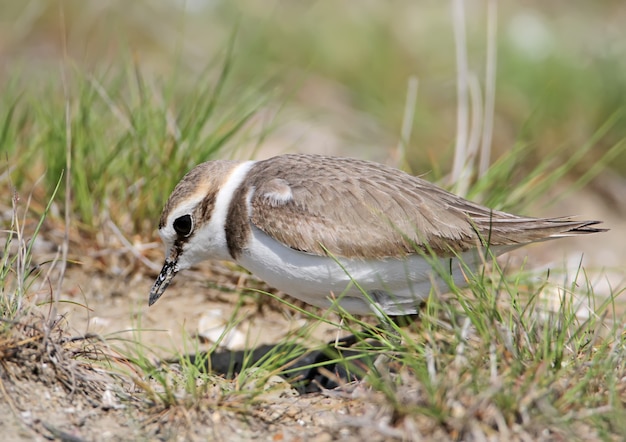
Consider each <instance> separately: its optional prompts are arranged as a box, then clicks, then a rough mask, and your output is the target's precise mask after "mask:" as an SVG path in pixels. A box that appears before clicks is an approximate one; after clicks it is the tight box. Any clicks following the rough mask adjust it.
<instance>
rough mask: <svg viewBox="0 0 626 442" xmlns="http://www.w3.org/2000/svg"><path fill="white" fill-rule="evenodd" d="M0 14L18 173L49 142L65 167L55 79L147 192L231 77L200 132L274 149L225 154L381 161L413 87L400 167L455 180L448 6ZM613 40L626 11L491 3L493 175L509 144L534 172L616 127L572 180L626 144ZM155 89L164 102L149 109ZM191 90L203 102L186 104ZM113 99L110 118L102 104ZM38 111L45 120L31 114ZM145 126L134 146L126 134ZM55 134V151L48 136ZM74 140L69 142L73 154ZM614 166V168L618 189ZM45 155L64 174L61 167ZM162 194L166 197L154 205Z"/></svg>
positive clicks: (475, 47)
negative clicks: (125, 157)
mask: <svg viewBox="0 0 626 442" xmlns="http://www.w3.org/2000/svg"><path fill="white" fill-rule="evenodd" d="M0 11H1V14H0V17H1V18H0V20H1V21H2V25H1V26H0V60H1V63H2V64H1V70H0V86H1V87H2V91H3V93H2V109H1V110H0V112H1V113H2V115H1V116H2V120H0V121H4V129H3V135H2V138H1V139H0V142H2V144H1V145H0V146H1V149H2V151H3V152H5V151H6V152H8V153H9V155H8V156H9V158H13V159H14V158H19V157H20V154H21V152H22V151H24V152H25V151H26V150H28V149H29V147H30V148H32V146H33V145H37V143H38V142H39V143H40V144H41V145H48V144H50V143H53V144H54V143H55V142H58V143H59V146H60V147H61V152H62V151H63V149H64V147H63V145H64V142H63V140H62V133H63V130H64V129H63V128H64V116H63V102H64V89H63V81H62V75H61V72H62V70H63V69H65V70H66V72H69V74H68V75H70V77H69V83H70V86H68V88H69V89H70V90H72V89H73V88H77V89H78V90H79V92H73V93H74V94H78V95H80V96H81V97H82V98H81V101H80V104H79V105H77V106H78V107H79V108H81V109H82V110H83V113H80V112H78V114H79V116H78V117H77V118H81V115H82V117H83V118H84V119H85V121H86V120H87V119H88V118H92V119H97V118H99V117H101V118H102V119H103V121H106V124H104V123H103V127H102V128H101V129H100V130H99V131H94V132H93V133H87V134H84V137H85V138H86V139H87V140H88V139H89V137H91V138H92V139H93V138H94V137H97V138H99V139H102V138H105V139H106V138H107V137H111V138H112V140H113V141H111V143H108V144H106V143H104V144H102V145H99V146H97V148H98V149H105V150H106V149H111V152H113V154H112V155H117V154H118V153H119V152H121V151H122V150H123V147H122V144H120V141H119V139H120V138H119V137H120V135H119V134H117V135H115V126H116V125H119V124H120V118H117V119H116V118H111V117H110V115H109V116H108V117H107V116H105V115H104V114H109V113H111V109H115V108H116V107H118V108H120V109H121V113H122V114H124V115H126V116H127V117H128V118H129V119H130V121H131V124H132V125H133V126H134V127H135V129H136V130H135V132H136V134H137V139H135V140H131V141H129V142H128V144H127V145H124V146H133V145H141V144H145V145H148V146H149V148H150V149H152V150H146V151H145V152H144V155H145V156H147V155H149V156H157V157H158V156H162V158H160V159H159V160H158V161H155V162H154V163H152V164H151V165H150V168H149V169H148V170H150V171H152V172H153V173H154V176H151V177H147V178H148V179H149V180H155V179H157V177H158V173H159V172H160V171H161V170H162V169H161V168H163V167H165V168H167V167H168V161H169V159H170V158H171V155H173V154H174V153H176V152H175V150H171V149H170V147H168V146H169V144H171V143H170V141H169V140H168V137H170V138H172V137H173V138H174V139H175V141H174V142H173V143H174V144H177V145H181V142H180V140H179V139H178V138H177V136H176V135H175V133H176V130H173V129H171V127H169V126H168V120H167V118H168V112H171V111H172V109H182V107H183V103H185V102H186V103H187V109H188V111H187V112H188V113H189V115H191V117H190V118H192V117H193V115H195V114H197V113H199V112H200V110H201V109H202V104H201V103H199V102H200V101H202V100H205V98H206V100H210V99H211V97H214V95H215V94H214V93H215V90H214V89H215V84H218V83H219V82H220V80H219V79H220V75H221V74H220V73H222V74H223V73H224V66H225V63H226V64H227V68H228V73H227V78H226V79H225V80H224V82H223V83H224V84H223V87H221V86H220V87H221V90H220V94H219V96H220V103H222V106H223V110H221V108H220V107H219V106H217V105H216V107H215V109H214V108H213V107H211V109H210V112H209V114H210V115H209V116H208V117H210V119H211V121H214V120H216V119H217V120H218V121H217V123H211V124H205V123H204V122H203V124H202V130H201V131H200V132H203V133H206V132H211V131H212V133H222V134H223V133H228V131H229V130H230V129H229V128H232V127H235V126H237V127H239V126H241V125H245V124H247V123H248V122H249V121H250V120H254V121H258V120H260V121H262V122H264V123H263V124H261V125H262V126H263V127H264V128H268V127H269V128H271V130H272V132H273V134H274V135H270V136H269V137H268V138H264V137H265V135H264V134H265V132H263V131H261V132H262V133H260V132H259V131H256V132H254V131H253V132H251V133H248V138H247V140H245V141H244V140H242V139H239V140H238V141H237V142H233V143H232V146H231V147H232V149H233V150H235V149H237V148H239V147H241V145H244V144H245V145H247V146H248V147H249V146H250V145H252V146H253V147H254V146H256V144H255V143H260V144H261V148H265V149H266V150H267V152H270V153H279V152H283V151H287V150H292V151H293V150H305V151H316V149H318V148H319V151H321V152H326V151H328V150H331V151H333V150H338V151H337V152H334V153H341V154H348V155H352V156H361V157H365V158H372V159H377V160H385V159H388V158H389V156H390V155H392V154H391V153H390V152H392V151H393V149H395V147H396V145H397V144H398V140H399V139H400V133H401V125H402V118H403V114H404V108H405V102H406V96H407V82H408V79H409V78H410V77H411V76H415V77H417V79H418V80H419V88H418V94H417V102H416V109H415V116H414V121H413V132H412V136H411V139H410V143H409V145H408V146H407V159H408V162H409V167H410V169H411V170H412V171H413V172H414V173H424V172H428V171H433V170H434V172H433V175H435V176H434V178H437V177H438V176H440V175H441V174H444V173H446V172H447V171H449V170H450V168H451V166H452V157H453V150H454V141H455V132H456V112H457V100H456V64H455V48H454V33H453V26H452V20H451V8H450V2H445V1H363V0H360V1H344V2H337V1H330V0H320V1H262V2H261V1H254V0H249V1H245V0H237V1H219V0H214V1H210V0H205V1H203V0H188V1H186V2H185V1H161V2H152V1H147V0H146V1H140V0H136V1H132V2H127V1H113V0H111V1H91V2H86V1H79V0H64V1H49V0H30V1H22V2H14V1H7V0H4V1H2V2H0ZM465 13H466V26H467V39H468V43H467V47H468V58H469V67H470V69H471V71H472V72H474V73H475V74H476V75H477V77H478V79H479V80H480V81H481V84H484V77H485V58H486V33H487V31H486V27H487V26H486V20H487V4H486V2H485V1H478V0H476V1H467V2H466V3H465ZM625 23H626V3H624V2H623V1H618V0H615V1H598V2H589V1H572V0H568V1H565V0H560V1H552V2H541V1H526V2H499V6H498V22H497V25H498V37H497V57H498V58H497V85H496V101H495V118H494V134H493V155H492V159H494V160H495V159H497V158H498V157H499V156H501V155H502V154H503V153H504V152H507V151H509V150H511V149H512V148H513V146H515V145H520V144H523V145H527V146H528V147H529V149H530V148H531V147H532V150H531V153H530V154H529V155H526V156H525V160H524V161H527V162H529V163H539V162H541V160H542V158H544V157H545V156H548V155H550V154H551V152H554V151H555V150H556V149H558V150H559V151H560V152H562V154H563V155H564V157H567V156H569V155H571V154H572V152H574V151H576V150H577V149H578V148H579V147H580V146H582V145H583V144H585V143H586V142H588V141H589V140H590V139H591V138H592V136H593V135H594V133H596V132H597V131H598V129H599V128H600V127H601V126H603V125H604V124H605V123H606V122H607V121H609V120H610V119H611V117H612V116H613V117H614V118H615V120H613V124H611V125H610V127H609V128H608V129H607V130H606V133H604V134H603V136H602V137H601V138H600V139H599V141H598V142H597V143H596V144H595V145H594V148H593V149H592V150H591V151H590V154H589V155H588V159H587V160H585V161H582V162H581V163H580V164H579V165H578V166H577V168H578V169H579V170H578V172H580V173H582V172H583V171H584V170H580V169H585V168H586V165H587V164H590V163H591V162H593V161H595V160H597V159H598V158H600V157H601V156H602V155H603V154H604V153H605V152H606V151H608V149H610V148H611V147H612V146H614V145H615V144H616V143H619V142H621V141H623V140H624V139H625V138H626V113H625V112H624V111H625V109H624V108H625V105H626V26H624V24H625ZM231 43H232V46H231ZM229 48H232V49H230V50H229ZM227 60H229V61H227ZM77 73H79V74H77ZM77 77H80V78H81V80H77V79H76V78H77ZM223 79H224V78H223ZM146 84H147V85H148V86H145V85H146ZM155 84H156V85H159V86H158V87H156V88H155V87H154V86H151V85H155ZM99 87H100V88H101V90H100V89H98V88H99ZM483 88H484V87H483ZM157 89H158V90H159V91H160V92H161V93H162V95H159V94H154V93H152V92H153V91H154V90H157ZM203 89H211V91H212V92H211V93H212V94H214V95H211V94H208V95H206V96H205V95H203V94H202V93H199V92H198V91H199V90H203ZM85 91H86V92H85ZM112 91H115V93H113V92H112ZM107 94H108V95H109V96H110V100H111V101H112V102H114V103H115V106H113V105H112V104H111V103H107V98H106V97H107ZM151 95H152V96H151ZM89 97H92V98H93V99H90V98H89ZM194 98H195V99H196V101H197V102H196V103H194V104H193V105H190V104H189V100H193V99H194ZM150 100H153V101H157V102H161V101H162V102H163V104H162V106H161V107H162V109H163V118H162V120H163V123H162V124H161V125H160V126H159V127H155V125H154V124H153V121H154V120H151V119H150V117H149V116H146V115H143V114H141V113H140V112H139V113H138V112H137V111H136V109H135V108H134V106H133V104H132V103H133V102H135V101H136V102H142V101H150ZM185 100H187V101H185ZM43 101H50V102H53V101H56V103H57V105H56V107H54V106H52V107H49V108H48V107H45V106H41V103H42V102H43ZM102 102H104V103H105V104H107V105H106V106H104V105H102ZM98 103H100V104H98ZM224 103H226V104H224ZM242 103H243V104H242ZM98 106H101V108H98ZM157 107H158V106H157ZM29 108H30V109H33V110H34V111H33V112H35V113H36V114H37V113H38V114H46V118H47V119H48V121H56V122H57V126H55V127H56V128H55V127H52V128H50V129H49V130H48V129H47V130H45V131H43V132H42V131H41V130H35V131H33V127H34V126H36V125H37V124H38V123H37V121H40V120H38V119H37V118H36V117H32V116H29V114H28V112H27V109H29ZM229 109H230V110H229ZM205 110H206V109H205ZM90 112H91V114H90ZM616 112H617V113H618V114H617V115H615V114H616ZM113 113H115V112H113ZM194 113H195V114H194ZM92 114H93V115H92ZM174 114H175V117H176V118H175V119H177V121H178V124H179V125H180V124H181V123H180V118H179V117H180V116H179V115H177V114H176V112H175V111H174ZM253 114H254V116H252V115H253ZM142 115H143V116H142ZM207 115H208V114H207ZM243 115H245V117H244V116H243ZM118 117H119V115H118ZM208 117H207V118H208ZM107 118H108V119H107ZM220 118H221V120H220ZM255 119H256V120H255ZM141 121H143V122H144V123H145V124H144V125H143V126H144V130H137V127H141V124H140V123H141ZM170 123H171V121H170ZM298 125H300V126H298ZM303 125H304V126H306V128H307V129H306V130H305V131H304V132H307V131H308V133H309V135H310V134H317V135H318V138H315V137H313V139H312V141H311V139H309V141H308V142H305V141H303V138H304V137H305V136H304V135H302V131H298V128H300V129H301V128H302V126H303ZM168 127H169V128H168ZM55 130H56V131H58V134H59V136H58V137H56V138H55V137H48V136H46V135H44V133H46V131H47V132H48V133H53V132H54V131H55ZM181 131H183V132H184V126H183V127H182V129H181ZM172 133H174V135H172ZM34 134H35V135H36V136H35V135H34ZM78 137H80V133H79V131H76V130H75V133H74V138H75V141H76V142H78V141H77V140H78ZM115 137H118V138H115ZM140 137H141V140H139V138H140ZM183 138H184V134H183ZM255 138H256V142H251V140H253V139H255ZM309 138H310V136H309ZM38 139H39V141H38ZM42 140H43V142H42ZM54 140H56V141H54ZM202 140H204V138H202V137H201V136H197V137H195V138H194V137H190V138H189V139H187V140H186V142H187V143H191V144H194V143H195V144H198V143H201V142H204V141H202ZM259 140H260V141H259ZM133 143H134V144H133ZM263 143H266V145H264V144H263ZM307 143H308V144H307ZM116 146H117V147H116ZM336 146H338V147H336ZM116 149H117V150H116ZM138 149H142V147H141V146H139V147H138ZM209 150H210V149H209ZM253 151H254V149H252V150H247V151H245V152H244V153H234V154H232V155H234V156H237V155H239V156H241V155H250V154H251V153H252V152H253ZM621 151H622V153H621V154H620V155H619V156H617V157H615V158H614V159H613V160H612V161H611V168H612V169H613V170H614V171H616V172H617V173H618V174H620V175H622V176H624V175H626V155H624V154H623V151H624V149H621ZM148 152H149V153H148ZM211 152H212V151H211ZM210 155H212V153H210V152H209V153H207V154H206V155H204V157H208V156H210ZM3 156H4V155H3ZM57 156H58V163H59V164H58V166H57V167H58V169H59V170H61V169H62V168H63V165H64V158H63V156H62V154H61V155H57ZM104 158H105V159H103V160H101V161H108V160H107V159H106V158H107V157H104ZM202 159H204V158H203V157H198V156H197V155H196V156H195V157H194V158H189V159H188V160H186V161H183V162H181V164H180V165H176V167H174V169H175V170H172V175H174V177H175V178H173V180H172V182H175V181H176V180H177V179H178V178H179V177H180V174H181V173H182V172H183V171H184V170H185V168H187V167H188V166H190V165H192V164H195V163H197V162H199V161H200V160H202ZM4 160H5V159H4V158H3V161H4ZM47 161H48V162H50V160H47ZM98 161H100V160H98ZM79 164H80V163H79ZM35 165H36V161H35V162H33V161H31V160H29V166H30V167H32V168H33V172H32V173H31V174H32V177H31V178H33V179H35V178H36V177H37V174H38V173H41V170H42V169H46V168H50V167H51V166H50V164H44V165H40V167H35ZM525 166H526V165H525V164H520V169H522V170H523V169H525ZM528 167H533V165H532V164H530V165H528ZM179 169H180V170H179ZM170 170H171V168H170ZM575 172H576V169H575ZM431 177H432V175H431ZM54 179H55V180H56V179H58V175H56V176H55V177H54ZM84 179H85V180H86V182H89V180H90V179H91V178H90V177H89V176H87V177H85V178H84ZM172 182H167V183H164V184H163V193H167V190H166V189H167V188H168V186H170V187H169V188H171V185H172ZM128 185H130V184H128ZM128 185H127V187H128ZM155 185H156V184H155ZM146 210H149V211H150V212H152V211H157V210H158V208H157V207H156V205H155V207H154V208H153V207H149V208H147V209H146Z"/></svg>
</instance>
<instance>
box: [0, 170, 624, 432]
mask: <svg viewBox="0 0 626 442" xmlns="http://www.w3.org/2000/svg"><path fill="white" fill-rule="evenodd" d="M602 186H604V184H603V183H600V184H596V185H595V187H594V186H591V187H590V188H588V189H586V190H584V191H582V192H580V193H578V194H576V195H573V196H570V197H568V198H566V199H564V200H563V201H561V202H559V203H557V204H555V205H552V206H550V207H549V209H547V210H546V211H545V212H544V213H537V214H536V215H538V216H542V215H545V216H548V215H570V214H577V215H580V217H581V218H590V219H601V220H603V221H604V222H605V225H606V227H608V228H610V229H611V231H610V232H607V233H604V234H599V235H595V236H593V237H580V238H569V239H563V240H559V241H553V242H550V243H544V244H538V245H533V246H531V247H528V248H525V249H523V250H520V251H518V252H515V254H513V255H511V256H509V257H508V258H505V262H506V265H508V266H520V265H522V264H523V263H524V260H525V258H526V257H528V262H529V263H530V266H531V267H532V268H535V269H538V272H539V273H538V274H539V275H541V271H542V269H543V270H545V269H548V268H553V269H554V268H563V267H565V269H566V271H565V272H561V273H559V272H555V273H553V274H552V276H551V280H552V281H554V282H555V284H561V285H563V283H564V282H565V281H566V280H568V281H571V279H572V277H573V275H575V274H576V273H577V269H578V267H579V263H580V262H582V264H583V266H584V268H585V269H586V272H587V273H586V276H587V278H589V280H590V281H591V283H592V285H593V287H594V291H595V294H596V297H597V299H603V298H605V297H606V296H608V295H609V293H611V290H613V291H615V289H616V288H619V287H624V285H625V281H626V265H625V264H624V263H626V239H625V238H626V235H624V232H626V216H625V215H624V214H625V212H626V201H625V198H626V187H625V186H624V183H623V182H615V183H612V184H611V185H610V186H609V188H610V189H611V191H610V192H609V193H608V194H607V193H606V192H603V191H602V188H603V187H602ZM620 186H621V187H620ZM605 187H606V186H605ZM607 195H608V196H607ZM611 195H612V196H611ZM555 196H558V191H555V192H554V195H547V196H546V198H547V199H548V200H550V199H551V198H554V197H555ZM53 243H54V238H48V239H47V240H46V241H44V242H43V243H42V244H41V245H40V250H41V251H42V253H43V255H42V256H44V257H46V256H47V258H49V254H50V253H51V252H52V249H54V247H52V245H53ZM141 246H142V254H143V255H144V257H145V258H146V259H147V260H148V261H149V262H151V263H152V264H151V265H150V267H148V266H146V265H145V264H142V263H141V262H139V261H137V260H134V259H133V258H132V253H129V252H128V250H126V251H125V252H124V253H122V255H124V256H122V257H120V258H115V257H111V256H107V257H106V259H102V257H101V256H100V257H99V256H98V254H100V255H102V251H99V252H93V254H92V255H88V256H84V257H83V259H82V260H81V261H83V264H82V265H79V264H74V265H70V267H69V268H68V270H67V272H66V274H65V278H64V284H63V290H62V292H61V293H62V294H61V298H60V303H59V304H58V309H59V313H61V314H62V315H63V317H64V322H63V324H62V326H63V327H64V329H65V335H66V336H77V337H80V336H85V335H87V334H89V333H91V334H96V335H98V336H100V337H102V338H103V339H104V340H106V342H107V346H108V348H112V349H114V348H119V347H124V346H130V348H132V346H133V345H136V344H133V342H136V341H140V342H141V343H142V345H143V346H144V347H142V351H143V352H144V353H145V354H146V356H148V357H149V358H152V359H153V360H154V361H156V360H158V359H159V358H164V357H171V356H172V355H175V354H184V353H188V352H190V350H192V351H194V352H195V351H199V350H208V349H209V348H211V345H212V344H211V340H212V339H213V340H214V339H216V336H219V335H220V334H221V332H222V331H223V330H224V329H225V327H226V325H227V324H229V323H231V324H232V323H236V325H235V327H234V328H233V329H232V331H231V335H229V338H228V339H226V340H225V341H224V343H225V347H226V348H227V349H229V350H239V349H242V348H252V347H256V346H258V345H261V344H273V343H277V342H278V341H280V340H281V338H283V337H284V336H285V335H287V334H288V333H290V332H292V331H295V330H298V329H300V328H302V327H303V326H305V325H306V324H307V322H306V321H307V320H306V318H305V317H304V316H303V315H301V314H298V313H296V312H294V311H293V310H291V309H289V308H288V307H285V306H283V305H281V304H279V303H277V302H275V301H273V302H267V300H266V299H265V298H260V297H259V295H258V294H255V293H254V292H249V293H251V294H250V295H248V296H246V297H245V298H244V299H243V301H241V302H240V305H239V308H237V302H238V301H239V300H240V299H241V298H240V297H239V295H238V294H237V292H238V291H241V289H242V288H250V289H264V290H266V289H267V287H266V286H264V285H263V284H262V283H261V282H259V281H257V280H256V279H255V278H254V277H251V276H249V275H247V274H246V273H244V272H241V271H239V270H238V269H236V268H234V267H232V266H229V265H228V264H224V263H206V264H204V265H202V266H201V267H199V268H197V269H195V270H193V271H188V272H185V273H183V274H179V275H178V276H177V279H176V282H175V283H174V284H173V285H172V286H171V287H170V288H169V289H168V291H167V292H166V294H165V295H164V296H163V297H162V298H161V299H160V300H159V302H158V303H156V304H155V305H154V306H152V307H150V308H148V306H147V300H148V291H149V289H150V286H151V284H152V278H154V276H155V275H156V270H155V269H156V268H158V267H160V265H161V260H162V251H161V246H160V245H159V244H156V243H155V244H152V245H141ZM46 248H48V250H47V249H46ZM105 252H106V250H105ZM46 253H48V255H46ZM128 256H131V258H128ZM44 257H40V259H42V260H45V259H47V258H44ZM100 261H101V262H106V263H107V265H106V266H103V265H102V264H101V263H100V264H98V263H99V262H100ZM111 263H113V264H111ZM580 278H581V279H580V281H579V284H583V283H584V279H583V277H582V276H580ZM35 289H38V290H39V293H40V295H38V296H39V301H45V300H46V297H47V296H49V295H47V294H49V293H50V290H49V287H46V286H45V284H44V285H43V286H42V287H39V288H37V287H35ZM618 301H619V303H618V304H619V305H621V304H622V301H621V299H619V298H618ZM583 304H584V303H583ZM583 304H581V310H580V311H581V314H583V315H584V314H588V312H587V313H585V312H586V310H585V307H584V305H583ZM50 311H51V305H50V304H46V305H43V306H41V307H40V308H39V314H41V315H42V316H43V317H46V316H47V315H50ZM336 336H337V330H336V329H334V328H332V327H330V326H319V327H318V328H316V329H315V331H314V332H313V334H312V337H313V338H314V339H317V340H319V341H322V342H325V341H329V340H332V339H334V338H335V337H336ZM21 339H22V341H21V342H23V341H24V340H32V346H31V347H28V348H27V349H26V350H21V351H23V352H24V354H22V355H20V357H19V358H14V359H13V360H14V361H22V364H21V365H20V364H19V363H18V364H13V363H12V362H5V363H3V364H2V367H3V370H4V371H3V373H4V375H3V376H2V377H1V378H0V379H1V380H2V384H1V385H0V387H1V388H0V391H1V393H2V396H3V398H4V400H2V401H0V413H2V415H3V416H5V417H4V418H3V419H2V420H0V434H3V435H4V437H5V440H47V439H46V437H48V438H49V437H52V438H56V439H58V440H67V441H80V440H130V439H141V440H171V439H176V440H207V439H218V440H249V439H254V438H257V439H262V440H269V439H273V440H319V441H325V440H335V439H339V438H340V439H344V440H363V438H367V439H368V440H388V439H393V438H398V437H399V438H413V437H417V436H416V434H417V433H415V431H416V430H415V428H414V427H413V426H414V425H416V423H415V421H405V422H404V424H403V425H404V426H402V425H401V426H400V427H392V426H390V425H389V421H390V419H391V414H390V413H391V412H390V410H388V409H386V408H385V407H384V406H383V407H381V405H380V404H382V403H384V401H378V400H377V399H376V395H375V394H373V393H371V392H367V391H364V390H360V389H358V388H357V389H356V390H354V391H351V392H348V393H332V394H329V393H326V394H320V393H317V394H309V395H298V394H297V393H295V392H294V391H293V390H292V389H290V388H289V386H286V387H285V389H284V391H283V392H282V393H279V394H278V395H277V396H276V395H271V396H268V397H267V398H265V399H262V406H256V407H253V408H252V409H250V408H248V409H247V411H246V412H245V413H242V412H241V410H242V409H244V408H245V407H246V404H244V403H238V402H237V400H236V399H225V398H224V396H223V395H220V394H219V393H217V392H216V393H215V394H214V396H211V393H210V391H211V390H209V393H208V397H207V398H204V399H203V401H202V403H203V404H205V405H203V406H201V407H191V408H188V407H184V406H181V407H171V408H169V409H166V410H156V411H155V410H154V409H151V407H150V406H149V405H148V404H146V403H141V402H140V401H138V399H136V398H135V396H133V392H134V391H135V389H136V388H137V387H136V384H134V383H133V382H131V380H130V379H129V378H127V377H122V378H120V379H121V381H120V382H119V383H117V384H115V385H114V384H112V383H111V378H110V377H109V373H107V372H106V370H104V369H103V368H102V367H100V368H98V366H95V367H93V366H90V365H88V364H87V365H85V364H80V363H79V362H77V361H76V360H74V359H71V358H68V357H67V356H68V355H76V354H78V353H79V352H81V351H84V349H85V343H84V342H83V341H81V340H77V341H76V344H72V343H67V342H65V343H64V344H62V345H61V344H59V342H60V341H57V342H56V343H55V341H54V340H53V339H48V337H46V336H40V335H37V334H36V333H34V332H32V333H31V332H29V331H28V329H25V330H24V332H23V336H21ZM59 345H61V346H62V347H63V349H64V350H63V351H64V352H65V356H64V357H60V356H59V355H61V354H63V352H62V351H60V349H59V348H58V346H59ZM9 347H10V346H9ZM5 348H6V346H5ZM20 348H22V347H20ZM127 348H129V347H127ZM29 352H30V353H29ZM31 353H32V354H31ZM4 356H5V360H8V361H10V360H12V359H11V358H6V356H7V355H6V354H5V355H4ZM28 358H31V359H32V361H33V364H32V365H29V364H23V362H24V361H27V360H29V359H28ZM0 359H2V358H0ZM27 367H29V368H27ZM33 367H35V368H33ZM59 379H65V380H66V383H65V384H63V383H61V384H60V383H59V381H58V380H59ZM68 386H69V387H68ZM68 391H69V393H68ZM120 398H126V399H120ZM229 400H230V401H231V402H230V403H229V402H228V401H229ZM263 401H264V402H263ZM211 404H213V405H216V404H219V406H215V407H212V406H211ZM244 416H245V417H244ZM203 422H206V423H209V424H207V425H204V424H202V423H203ZM33 430H35V432H33ZM435 435H436V432H435V433H432V434H430V436H433V437H434V436H435ZM44 436H46V437H44ZM440 436H442V437H445V435H440Z"/></svg>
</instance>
